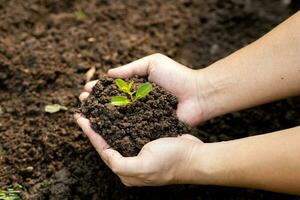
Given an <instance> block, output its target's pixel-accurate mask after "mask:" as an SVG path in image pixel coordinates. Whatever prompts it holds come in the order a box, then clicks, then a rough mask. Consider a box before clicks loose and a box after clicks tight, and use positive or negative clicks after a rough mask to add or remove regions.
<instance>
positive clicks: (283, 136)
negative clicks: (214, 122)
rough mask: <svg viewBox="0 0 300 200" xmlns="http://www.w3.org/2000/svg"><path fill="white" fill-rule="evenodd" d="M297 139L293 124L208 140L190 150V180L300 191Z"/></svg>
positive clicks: (299, 132)
mask: <svg viewBox="0 0 300 200" xmlns="http://www.w3.org/2000/svg"><path fill="white" fill-rule="evenodd" d="M299 141H300V127H296V128H292V129H287V130H284V131H278V132H274V133H270V134H264V135H259V136H253V137H248V138H243V139H239V140H233V141H228V142H220V143H210V144H209V143H208V144H206V146H205V147H203V148H199V149H198V150H197V151H195V152H196V153H194V156H195V163H194V165H193V166H194V176H193V178H192V179H191V182H192V183H200V184H212V185H224V186H237V187H249V188H256V189H263V190H270V191H276V192H285V193H291V194H298V195H300V159H299V158H300V145H299ZM199 155H201V156H199ZM204 172H205V173H204ZM198 174H199V176H197V175H198ZM203 174H205V176H203Z"/></svg>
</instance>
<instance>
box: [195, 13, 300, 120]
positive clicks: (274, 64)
mask: <svg viewBox="0 0 300 200" xmlns="http://www.w3.org/2000/svg"><path fill="white" fill-rule="evenodd" d="M299 63H300V12H298V13H296V14H295V15H293V16H292V17H290V18H289V19H288V20H286V21H285V22H283V23H282V24H281V25H279V26H278V27H276V28H275V29H273V30H272V31H271V32H269V33H268V34H266V35H265V36H264V37H262V38H260V39H259V40H257V41H256V42H254V43H252V44H250V45H248V46H246V47H245V48H243V49H241V50H239V51H237V52H235V53H233V54H232V55H230V56H228V57H226V58H224V59H222V60H220V61H218V62H216V63H214V64H212V65H211V66H209V67H207V68H205V69H202V70H199V76H200V77H201V78H202V79H205V80H207V82H208V83H209V86H208V87H206V88H210V90H209V91H205V94H204V97H205V98H206V99H207V101H208V102H209V105H212V106H210V108H209V109H208V110H209V111H208V113H207V116H208V117H207V118H212V117H215V116H218V115H222V114H225V113H229V112H232V111H237V110H241V109H244V108H249V107H252V106H255V105H260V104H264V103H268V102H271V101H274V100H278V99H282V98H285V97H288V96H294V95H298V94H300V87H299V85H300V64H299Z"/></svg>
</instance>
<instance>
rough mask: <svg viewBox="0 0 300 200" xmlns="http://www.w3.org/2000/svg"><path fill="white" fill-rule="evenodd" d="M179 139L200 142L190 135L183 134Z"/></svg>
mask: <svg viewBox="0 0 300 200" xmlns="http://www.w3.org/2000/svg"><path fill="white" fill-rule="evenodd" d="M180 137H182V138H185V139H188V140H192V141H195V142H200V141H201V140H199V139H198V138H197V137H195V136H193V135H190V134H183V135H181V136H180Z"/></svg>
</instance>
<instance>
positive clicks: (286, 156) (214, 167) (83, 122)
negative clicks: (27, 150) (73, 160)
mask: <svg viewBox="0 0 300 200" xmlns="http://www.w3.org/2000/svg"><path fill="white" fill-rule="evenodd" d="M299 52H300V12H297V13H296V14H294V15H293V16H292V17H290V18H289V19H288V20H286V21H284V22H283V23H282V24H280V25H279V26H278V27H276V28H275V29H273V30H272V31H271V32H269V33H268V34H266V35H265V36H263V37H262V38H260V39H259V40H257V41H255V42H254V43H252V44H250V45H248V46H246V47H244V48H242V49H241V50H239V51H237V52H235V53H233V54H231V55H230V56H228V57H226V58H224V59H222V60H219V61H217V62H216V63H213V64H212V65H210V66H208V67H207V68H205V69H201V70H191V69H189V68H186V67H185V66H183V65H180V64H179V63H176V62H175V61H172V60H171V59H170V58H168V57H166V56H163V55H161V54H154V55H151V56H147V57H145V58H142V59H140V60H137V61H134V62H132V63H130V64H127V65H125V66H121V67H118V68H115V69H112V70H110V71H108V75H109V76H111V77H113V78H117V77H118V78H128V77H132V76H133V75H140V76H143V75H148V77H149V79H150V80H151V81H153V82H155V83H157V84H158V85H160V86H162V87H164V88H165V89H167V90H168V91H170V92H171V93H173V94H174V95H175V96H177V98H178V100H179V104H178V108H177V115H178V117H179V119H180V120H182V121H185V122H186V123H188V124H190V125H196V124H198V123H200V122H203V121H205V120H208V119H210V118H213V117H216V116H219V115H223V114H226V113H229V112H233V111H237V110H241V109H245V108H249V107H252V106H256V105H261V104H264V103H268V102H271V101H275V100H279V99H282V98H286V97H289V96H295V95H299V94H300V56H299ZM94 84H95V81H94V82H90V83H88V84H87V85H86V86H85V90H86V91H85V92H83V93H82V94H81V95H80V99H81V100H83V99H85V98H86V97H87V96H88V94H89V92H91V88H92V87H93V85H94ZM75 118H76V120H77V123H78V124H79V125H80V127H81V128H82V129H83V131H84V132H85V133H86V135H87V136H88V137H89V139H90V141H91V143H92V144H93V145H94V147H95V148H96V150H97V151H98V153H99V155H100V156H101V158H102V159H103V161H104V162H105V163H106V164H107V165H108V166H109V167H110V168H111V169H112V170H113V172H115V173H116V174H117V175H118V176H119V177H120V179H121V181H122V182H123V183H124V184H125V185H127V186H150V185H151V186H157V185H166V184H183V183H190V184H209V185H224V186H237V187H248V188H256V189H263V190H270V191H275V192H285V193H290V194H298V195H300V159H299V155H300V145H299V141H300V127H295V128H292V129H287V130H282V131H277V132H273V133H267V134H263V135H258V136H253V137H247V138H243V139H238V140H232V141H226V142H218V143H203V142H201V141H200V140H199V139H197V138H195V137H193V136H191V135H183V136H180V137H176V138H161V139H158V140H154V141H152V142H150V143H148V144H146V145H145V146H144V147H143V149H142V150H141V152H140V153H139V154H138V155H137V156H135V157H123V156H122V155H120V154H119V153H118V152H117V151H115V150H113V149H111V148H108V147H109V146H108V145H107V143H106V142H105V141H104V140H103V138H102V137H101V136H100V135H101V133H100V134H97V133H95V132H94V131H93V130H92V129H91V127H90V124H89V121H88V120H87V119H86V118H84V117H83V116H82V115H80V114H77V115H76V116H75Z"/></svg>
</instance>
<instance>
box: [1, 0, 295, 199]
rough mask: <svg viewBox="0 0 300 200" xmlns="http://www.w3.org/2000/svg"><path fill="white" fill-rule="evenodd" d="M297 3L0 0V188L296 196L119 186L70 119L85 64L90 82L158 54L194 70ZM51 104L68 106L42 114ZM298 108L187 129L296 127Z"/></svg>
mask: <svg viewBox="0 0 300 200" xmlns="http://www.w3.org/2000/svg"><path fill="white" fill-rule="evenodd" d="M298 9H299V1H298V0H291V1H286V0H274V1H267V0H262V1H244V0H229V1H223V0H208V1H204V0H203V1H200V0H176V1H172V0H166V1H161V0H151V1H144V0H128V1H123V0H114V1H108V0H86V1H79V0H74V1H69V0H47V1H41V0H26V1H23V0H9V1H5V0H0V107H1V109H0V110H1V112H0V187H1V188H4V187H7V186H9V185H11V184H13V183H19V184H21V185H22V186H23V187H24V190H23V191H22V197H23V199H30V200H32V199H55V200H57V199H58V200H60V199H63V200H65V199H101V200H103V199H104V200H105V199H118V200H119V199H131V200H134V199H299V198H298V197H294V196H288V195H283V194H276V193H271V192H263V191H258V190H248V189H241V188H228V187H215V186H190V185H185V186H167V187H156V188H152V187H149V188H126V187H124V186H123V185H122V184H121V183H120V181H119V179H118V178H117V177H116V176H115V175H113V174H112V173H111V172H110V170H108V169H107V167H106V166H105V165H104V164H103V162H102V161H101V160H100V158H99V156H98V154H97V153H96V152H95V150H94V148H93V147H92V146H91V145H90V143H89V141H88V139H87V138H86V136H85V135H84V134H83V133H82V131H81V130H80V128H79V127H78V126H77V125H76V124H75V122H74V119H73V114H74V112H75V111H76V110H77V108H78V106H79V104H80V103H79V100H78V98H77V97H78V95H79V94H80V92H81V91H82V87H83V85H84V84H85V82H86V80H85V79H86V77H85V73H86V72H87V71H88V70H89V69H90V68H91V67H96V73H95V74H94V76H93V77H92V78H93V79H97V78H98V77H100V76H102V75H103V74H104V73H105V72H106V71H107V69H109V68H112V67H116V66H119V65H122V64H125V63H128V62H130V61H133V60H135V59H137V58H140V57H143V56H146V55H149V54H152V53H156V52H160V53H163V54H166V55H168V56H170V57H171V58H173V59H175V60H177V61H179V62H181V63H183V64H185V65H187V66H189V67H191V68H195V69H200V68H203V67H205V66H208V65H209V64H210V63H212V62H214V61H216V60H218V59H220V58H222V57H224V56H226V55H228V54H230V53H231V52H233V51H235V50H237V49H239V48H241V47H243V46H245V45H246V44H249V43H250V42H252V41H254V40H255V39H257V38H258V37H260V36H262V35H263V34H265V33H266V32H268V31H269V30H271V28H273V27H274V26H275V25H277V24H278V23H280V22H281V21H283V20H284V19H286V18H287V17H288V16H289V15H291V14H292V13H293V12H295V11H296V10H298ZM80 11H81V12H80ZM266 76H268V74H266ZM52 103H58V104H61V105H64V106H66V107H68V110H67V111H62V112H58V113H55V114H49V113H45V112H44V107H45V105H47V104H52ZM299 105H300V104H299V100H297V99H295V98H292V99H288V100H283V101H279V102H276V103H272V104H268V105H264V106H260V107H257V108H252V109H249V110H245V111H242V112H236V113H233V114H229V115H225V116H222V117H219V118H216V119H213V120H210V121H209V122H207V123H205V124H203V125H201V126H199V127H197V129H195V130H194V134H195V135H196V136H197V137H199V138H200V139H202V140H203V141H205V142H217V141H224V140H230V139H236V138H241V137H247V136H251V135H257V134H262V133H266V132H270V131H275V130H280V129H284V128H289V127H293V126H296V125H300V107H299Z"/></svg>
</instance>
